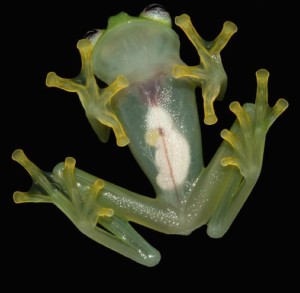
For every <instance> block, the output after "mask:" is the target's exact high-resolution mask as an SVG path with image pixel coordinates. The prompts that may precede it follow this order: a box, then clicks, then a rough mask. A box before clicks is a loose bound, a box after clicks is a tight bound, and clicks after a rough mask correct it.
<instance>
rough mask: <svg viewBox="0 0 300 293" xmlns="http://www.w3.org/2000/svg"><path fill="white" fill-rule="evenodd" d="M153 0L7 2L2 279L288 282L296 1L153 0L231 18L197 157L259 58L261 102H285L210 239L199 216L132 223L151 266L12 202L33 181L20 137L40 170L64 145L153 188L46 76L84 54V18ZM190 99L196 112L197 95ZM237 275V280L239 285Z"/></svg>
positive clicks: (113, 174) (209, 151) (111, 284)
mask: <svg viewBox="0 0 300 293" xmlns="http://www.w3.org/2000/svg"><path fill="white" fill-rule="evenodd" d="M101 2H103V3H102V4H101ZM134 2H136V3H134ZM174 2H176V3H174ZM71 3H72V2H71ZM150 3H151V1H109V2H104V1H98V2H96V4H93V3H88V2H81V3H80V4H75V3H74V2H73V3H72V4H69V6H67V7H64V6H63V5H60V4H63V2H61V3H60V4H59V3H54V2H43V3H39V4H35V5H32V7H31V6H30V4H29V3H26V4H16V6H15V7H10V8H9V9H8V10H7V13H9V15H10V20H9V21H7V22H6V23H5V25H4V26H3V27H4V28H6V29H4V30H3V33H2V35H3V36H2V37H3V43H2V46H1V47H2V51H3V53H2V58H3V60H2V63H3V69H2V71H3V72H2V74H3V75H4V76H2V92H1V97H2V104H1V109H2V115H1V129H2V139H1V145H2V146H1V152H0V158H1V160H0V170H1V171H0V174H1V177H0V179H1V187H2V188H1V196H0V200H1V204H0V208H1V213H0V217H1V243H2V244H1V250H2V258H3V259H2V261H1V262H0V265H1V266H2V267H3V270H2V271H4V273H2V278H3V280H9V283H8V284H9V286H10V289H11V290H12V291H13V289H17V287H19V286H20V288H22V289H32V290H34V289H38V290H40V291H43V290H44V288H51V289H52V288H53V289H57V290H58V289H61V290H63V288H69V290H72V289H74V288H75V289H76V287H77V286H82V285H84V286H86V289H85V290H84V292H85V291H88V290H89V291H90V290H93V289H94V288H95V289H96V290H99V291H102V290H110V289H113V290H117V289H119V288H120V289H126V290H127V289H128V290H133V291H134V289H135V288H136V289H138V290H140V291H142V290H144V289H145V288H147V289H149V290H151V288H152V287H153V290H154V289H155V288H156V289H155V290H158V289H159V288H169V289H170V290H171V289H172V288H174V285H175V289H176V288H178V287H177V285H178V286H179V285H182V286H184V288H185V290H189V291H190V290H191V288H195V289H194V290H195V291H199V292H200V291H202V290H204V287H206V286H209V287H208V288H210V290H214V289H217V288H220V289H223V290H228V289H232V290H234V289H239V290H240V291H243V290H244V289H243V288H250V287H251V286H253V288H257V289H259V288H260V287H259V286H262V285H264V286H268V287H270V286H274V285H275V286H277V285H278V286H279V285H283V286H285V287H286V288H287V286H291V284H292V283H293V281H294V277H293V270H292V269H291V267H292V266H293V265H294V264H297V263H298V261H299V252H298V251H297V250H296V247H297V244H296V238H295V237H296V236H297V234H298V231H299V228H298V225H297V223H298V222H299V220H298V216H297V214H298V209H297V202H298V201H299V200H298V195H299V191H298V190H297V189H296V187H297V184H296V183H297V177H296V173H295V171H294V170H293V168H295V167H296V171H297V170H298V168H297V166H298V165H299V155H298V154H297V151H296V150H297V149H299V147H297V146H296V144H297V142H296V138H298V136H299V122H296V121H294V120H295V118H296V115H295V114H293V113H296V111H295V110H296V102H297V101H296V100H297V99H298V92H299V91H298V86H299V81H298V80H296V76H297V75H298V74H297V68H298V65H299V64H298V65H297V63H299V62H298V60H297V58H298V56H297V54H298V52H297V45H296V44H295V43H294V42H295V40H296V39H297V36H298V35H299V32H298V30H297V25H298V24H297V18H296V16H295V8H294V7H291V6H290V5H289V4H288V3H287V2H285V3H283V4H282V5H280V6H279V5H276V4H272V5H268V4H265V3H264V2H263V1H260V2H259V3H255V2H253V1H249V2H247V1H245V2H244V3H242V4H238V5H236V4H235V5H230V3H227V4H223V5H222V6H220V5H218V4H217V3H215V2H211V3H205V5H204V4H203V3H201V1H173V2H171V1H169V3H168V1H160V2H159V3H160V4H162V5H164V6H165V8H166V9H167V10H168V11H169V12H170V13H171V16H172V17H174V16H176V15H180V14H182V13H187V14H189V15H190V16H191V19H192V22H193V24H194V26H195V27H196V29H197V30H198V32H199V34H200V35H201V36H202V37H203V38H205V39H207V40H211V39H214V38H215V37H216V36H217V35H218V34H219V32H220V30H221V28H222V25H223V23H224V21H226V20H231V21H233V22H234V23H235V24H236V25H237V26H238V32H237V33H236V34H235V35H234V36H233V37H232V39H231V40H230V42H229V43H228V45H227V46H226V48H225V49H224V51H223V54H222V59H223V65H224V68H225V70H226V72H227V75H228V89H227V92H226V95H225V99H224V100H223V101H222V102H216V112H217V115H218V117H219V122H218V124H216V125H214V126H202V132H203V134H202V136H203V141H204V157H205V162H206V163H208V162H209V160H210V158H211V157H212V155H213V154H214V152H215V151H216V149H217V147H218V145H219V144H220V142H221V138H220V135H219V133H220V131H221V130H222V129H223V128H224V127H226V128H229V127H230V125H231V124H232V122H233V120H234V116H233V114H232V113H230V111H229V109H228V106H229V104H230V102H232V101H233V100H238V101H240V102H241V103H244V102H248V101H250V102H252V101H253V99H254V96H255V90H256V80H255V71H256V70H258V69H259V68H266V69H268V70H269V71H270V73H271V75H270V81H269V103H270V105H274V103H275V102H276V100H277V99H278V98H280V97H284V98H286V99H287V100H288V101H289V103H290V107H289V109H288V110H287V111H286V112H285V113H284V114H283V115H282V116H281V117H280V118H279V119H278V120H277V121H276V122H275V124H274V125H273V126H272V128H271V129H270V131H269V135H268V137H267V141H266V150H265V157H264V165H263V169H262V174H261V177H260V179H259V181H258V183H257V185H256V186H255V188H254V190H253V192H252V195H251V196H250V198H249V199H248V201H247V203H246V204H245V206H244V207H243V209H242V210H241V212H240V214H239V215H238V217H237V219H236V220H235V222H234V224H233V225H232V227H231V228H230V230H229V231H228V233H227V234H226V235H225V236H224V237H223V238H221V239H218V240H215V239H210V238H209V237H208V236H207V235H206V232H205V227H202V228H200V229H198V230H196V231H194V232H193V233H192V234H191V235H190V236H188V237H184V236H174V235H164V234H160V233H158V232H155V231H151V230H149V229H146V228H143V227H139V226H136V225H135V227H136V228H137V230H139V231H140V232H141V234H142V235H143V236H144V237H145V238H146V239H148V240H149V242H150V243H151V244H152V245H153V246H154V247H156V248H157V249H158V250H160V252H161V254H162V260H161V262H160V264H159V265H158V266H156V267H154V268H146V267H143V266H141V265H139V264H136V263H134V262H133V261H131V260H129V259H127V258H124V257H123V256H121V255H118V254H117V253H114V252H112V251H110V250H109V249H107V248H105V247H102V246H101V245H99V244H97V243H95V242H93V241H92V240H90V239H88V238H87V237H85V236H84V235H82V234H81V233H79V232H78V230H77V229H76V228H75V227H74V226H73V224H72V223H70V221H69V220H68V219H67V218H66V217H65V216H64V215H63V214H62V213H61V212H60V211H59V210H58V209H57V208H56V207H54V206H51V205H48V204H47V205H42V204H38V205H34V204H24V205H16V204H14V203H13V201H12V193H13V192H14V191H15V190H22V191H26V190H28V189H29V187H30V185H31V179H30V177H29V176H28V175H27V173H26V172H25V171H24V170H23V168H22V167H21V166H19V165H18V164H17V163H15V162H13V161H12V160H11V153H12V152H13V150H14V149H16V148H22V149H24V151H25V153H26V154H27V155H28V156H29V158H30V159H31V160H32V161H33V162H35V163H36V164H37V165H38V166H39V167H40V168H42V169H43V170H48V171H50V170H51V169H52V168H53V167H54V166H55V165H56V163H58V162H60V161H63V160H64V158H65V157H66V156H73V157H75V158H76V159H77V166H78V167H79V168H81V169H83V170H86V171H88V172H90V173H93V174H95V175H97V176H99V177H102V178H104V179H106V180H108V181H111V182H113V183H116V184H118V185H121V186H123V187H126V188H128V189H131V190H134V191H137V192H139V193H142V194H145V195H151V193H152V189H151V186H150V185H149V183H148V182H147V179H145V177H144V175H143V174H142V172H141V171H140V169H139V167H138V166H137V165H136V163H135V161H134V160H133V158H132V156H131V154H130V153H129V151H128V149H127V148H118V147H117V146H116V145H115V138H114V137H113V136H112V137H111V139H110V141H109V142H108V143H107V144H101V143H100V142H99V141H98V139H97V137H96V135H95V134H94V133H93V131H92V129H91V128H90V126H89V124H88V122H87V120H86V118H85V115H84V111H83V109H82V107H81V105H80V103H79V100H78V98H77V96H76V95H75V94H71V93H66V92H64V91H61V90H58V89H53V88H50V89H49V88H47V87H46V86H45V77H46V74H47V72H49V71H55V72H57V74H58V75H60V76H62V77H74V76H75V75H77V74H78V72H79V70H80V66H81V64H80V57H79V53H78V51H77V49H76V47H75V46H76V43H77V41H78V40H79V39H81V38H83V36H84V34H85V33H86V32H87V31H88V30H91V29H93V28H105V27H106V24H107V19H108V17H109V16H111V15H115V14H117V13H118V12H120V11H126V12H127V13H129V14H131V15H138V14H139V13H140V12H141V11H142V10H143V8H144V7H145V6H146V5H148V4H150ZM64 5H65V4H64ZM15 10H17V11H18V14H16V13H14V11H15ZM13 24H14V25H13ZM13 27H17V28H16V29H13ZM174 29H175V30H176V31H177V32H178V34H179V36H180V38H181V44H182V46H181V48H182V49H181V51H182V52H181V55H182V59H183V60H184V61H185V62H186V63H188V64H189V65H194V64H198V63H199V60H198V56H197V54H196V51H195V50H194V48H193V47H192V45H191V44H190V43H189V41H188V40H187V38H186V37H185V36H184V34H183V33H182V32H181V31H180V29H178V28H177V27H175V25H174ZM198 101H199V110H200V118H201V120H202V118H203V114H202V113H203V112H202V100H201V98H200V97H199V99H198ZM202 125H203V124H202ZM3 146H4V147H3ZM297 173H299V172H298V171H297ZM3 187H4V188H3ZM3 274H4V275H3ZM10 280H12V281H10ZM137 280H138V281H139V282H140V284H142V286H141V285H138V283H137ZM238 280H239V281H240V282H241V283H242V285H238V283H237V281H238ZM2 284H3V283H2ZM240 286H242V287H240ZM287 291H289V290H288V289H287ZM102 292H103V291H102Z"/></svg>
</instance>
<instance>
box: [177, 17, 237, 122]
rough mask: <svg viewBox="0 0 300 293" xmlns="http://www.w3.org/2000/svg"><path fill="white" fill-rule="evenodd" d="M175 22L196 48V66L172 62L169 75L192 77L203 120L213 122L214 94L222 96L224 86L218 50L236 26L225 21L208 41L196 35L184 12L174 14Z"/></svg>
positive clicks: (224, 80)
mask: <svg viewBox="0 0 300 293" xmlns="http://www.w3.org/2000/svg"><path fill="white" fill-rule="evenodd" d="M175 23H176V24H177V25H178V26H179V27H180V28H181V29H182V30H183V31H184V33H185V34H186V35H187V37H188V38H189V39H190V41H191V42H192V44H193V45H194V47H195V48H196V50H197V52H198V55H199V58H200V64H199V65H196V66H185V65H175V66H174V69H173V75H174V77H175V78H181V77H189V78H192V79H193V80H194V81H195V82H196V84H197V85H198V86H200V87H201V88H202V96H203V108H204V123H206V124H208V125H210V124H214V123H216V122H217V116H216V114H215V111H214V105H213V103H214V101H215V100H216V99H217V98H218V99H222V97H223V95H224V93H225V90H226V86H227V76H226V73H225V71H224V68H223V65H222V61H221V56H220V52H221V50H222V49H223V48H224V47H225V45H226V44H227V42H228V41H229V39H230V38H231V36H232V35H233V34H234V33H235V32H236V31H237V27H236V25H235V24H234V23H232V22H230V21H227V22H225V23H224V26H223V29H222V31H221V33H220V34H219V35H218V36H217V38H215V39H214V40H213V41H210V42H208V41H206V40H204V39H203V38H201V37H200V36H199V34H198V33H197V31H196V30H195V28H194V26H193V24H192V23H191V20H190V17H189V16H188V15H186V14H183V15H181V16H177V17H176V18H175Z"/></svg>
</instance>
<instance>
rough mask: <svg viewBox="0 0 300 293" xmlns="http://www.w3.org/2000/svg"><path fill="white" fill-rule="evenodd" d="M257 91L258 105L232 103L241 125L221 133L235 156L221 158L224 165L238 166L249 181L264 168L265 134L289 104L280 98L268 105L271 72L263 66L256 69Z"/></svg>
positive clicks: (231, 107) (256, 102) (231, 105)
mask: <svg viewBox="0 0 300 293" xmlns="http://www.w3.org/2000/svg"><path fill="white" fill-rule="evenodd" d="M256 78H257V94H256V101H255V104H250V103H249V104H245V105H244V106H243V107H242V106H241V105H240V103H239V102H232V103H231V104H230V110H231V111H232V112H233V113H234V114H235V115H236V117H237V120H238V126H237V127H233V128H232V129H231V130H230V131H229V130H227V129H224V130H223V131H222V132H221V136H222V138H223V139H224V140H226V141H227V142H228V143H229V144H230V145H231V147H232V149H233V154H232V156H228V157H225V158H223V159H222V160H221V164H222V165H223V166H228V165H233V166H236V167H237V168H239V170H240V172H241V174H242V175H243V177H244V178H245V179H246V180H250V179H251V178H252V177H254V178H253V180H256V179H257V177H258V176H259V171H260V169H261V165H262V160H263V152H264V145H265V138H266V134H267V132H268V130H269V128H270V126H271V125H272V124H273V122H274V121H275V120H276V119H277V118H278V117H279V116H280V115H281V114H282V112H283V111H284V110H285V109H286V108H287V107H288V102H287V101H286V100H285V99H279V100H278V101H277V102H276V104H275V106H274V107H270V106H269V105H268V78H269V72H268V71H267V70H265V69H260V70H258V71H257V72H256Z"/></svg>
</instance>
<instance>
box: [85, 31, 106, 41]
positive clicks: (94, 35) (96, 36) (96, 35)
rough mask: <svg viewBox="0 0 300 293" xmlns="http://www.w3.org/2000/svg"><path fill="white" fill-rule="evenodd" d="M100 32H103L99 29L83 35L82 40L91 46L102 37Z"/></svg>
mask: <svg viewBox="0 0 300 293" xmlns="http://www.w3.org/2000/svg"><path fill="white" fill-rule="evenodd" d="M102 32H103V30H101V29H92V30H90V31H88V32H87V33H86V34H85V35H84V38H85V39H88V40H90V41H91V43H92V44H95V43H96V42H97V40H98V39H99V37H100V36H101V35H102Z"/></svg>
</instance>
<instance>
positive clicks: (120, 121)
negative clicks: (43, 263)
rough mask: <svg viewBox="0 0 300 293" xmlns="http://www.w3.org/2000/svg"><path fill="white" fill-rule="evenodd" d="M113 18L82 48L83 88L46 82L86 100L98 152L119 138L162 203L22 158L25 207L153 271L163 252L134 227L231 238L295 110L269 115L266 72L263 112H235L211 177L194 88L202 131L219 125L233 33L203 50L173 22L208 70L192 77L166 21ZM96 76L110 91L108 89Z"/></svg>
mask: <svg viewBox="0 0 300 293" xmlns="http://www.w3.org/2000/svg"><path fill="white" fill-rule="evenodd" d="M161 15H162V17H157V14H155V13H154V14H147V13H145V12H143V13H142V14H141V15H140V16H139V17H131V16H129V15H127V14H125V13H120V14H119V15H117V16H114V17H111V18H110V20H109V24H108V28H107V29H106V30H105V31H101V32H99V33H98V34H97V35H94V36H92V37H90V38H89V39H83V40H80V41H79V42H78V45H77V47H78V49H79V51H80V54H81V58H82V70H81V72H80V74H79V75H78V76H77V77H76V78H74V79H64V78H60V77H58V76H57V75H56V74H55V73H53V72H52V73H49V74H48V76H47V80H46V83H47V85H48V86H54V87H59V88H62V89H64V90H67V91H71V92H77V93H78V95H79V98H80V100H81V102H82V104H83V107H84V109H85V111H86V116H87V118H88V120H89V122H90V123H91V125H92V127H93V129H94V130H95V132H96V133H97V135H98V137H99V138H100V140H101V141H103V142H106V141H107V140H108V137H109V133H110V129H113V132H114V134H115V136H116V142H117V144H118V145H119V146H125V145H128V146H129V148H130V150H131V151H132V153H133V155H134V157H135V158H136V160H137V162H138V164H139V165H140V166H141V168H142V169H143V171H144V173H145V174H146V176H147V177H148V178H149V180H150V182H151V183H152V185H153V187H154V189H155V192H156V198H149V197H145V196H143V195H140V194H136V193H134V192H132V191H129V190H126V189H123V188H121V187H119V186H116V185H114V184H112V183H110V182H107V181H105V180H103V179H99V178H97V177H95V176H93V175H90V174H88V173H86V172H84V171H82V170H79V169H77V168H75V159H73V158H70V157H69V158H66V160H65V162H64V163H60V164H58V165H57V166H56V167H55V168H54V170H53V172H52V173H45V172H43V171H41V170H40V169H39V168H38V167H37V166H35V165H34V164H33V163H32V162H31V161H29V160H28V158H27V157H26V156H25V154H24V153H23V151H22V150H16V151H15V152H14V153H13V159H14V160H16V161H17V162H19V163H20V164H21V165H22V166H23V167H24V168H25V169H26V170H27V171H28V172H29V173H30V174H31V176H32V178H33V182H34V184H33V186H32V188H31V189H30V190H29V191H28V192H15V194H14V200H15V202H16V203H21V202H51V203H53V204H55V205H56V206H57V207H58V208H59V209H60V210H62V211H63V212H64V213H65V214H66V215H67V216H68V218H69V219H70V220H71V221H72V222H73V223H74V224H75V225H76V226H77V227H78V229H79V230H80V231H81V232H82V233H84V234H85V235H87V236H88V237H90V238H91V239H93V240H95V241H97V242H99V243H100V244H102V245H105V246H107V247H109V248H111V249H113V250H115V251H117V252H118V253H121V254H123V255H124V256H126V257H129V258H131V259H133V260H135V261H136V262H138V263H141V264H143V265H146V266H154V265H156V264H157V263H158V262H159V260H160V254H159V252H158V251H157V250H156V249H155V248H153V247H152V246H151V245H150V244H148V243H147V242H146V241H145V240H144V239H143V238H142V237H141V236H140V235H139V234H138V233H137V232H136V231H135V230H134V229H133V228H132V227H131V226H130V224H129V222H135V223H139V224H141V225H144V226H146V227H149V228H152V229H155V230H157V231H160V232H163V233H168V234H181V235H187V234H189V233H190V232H192V231H193V230H195V229H197V228H198V227H200V226H202V225H207V227H208V228H207V233H208V235H209V236H211V237H222V236H223V235H224V234H225V233H226V231H227V230H228V229H229V227H230V225H231V224H232V222H233V220H234V219H235V217H236V216H237V214H238V212H239V210H240V209H241V207H242V206H243V204H244V202H245V201H246V199H247V198H248V196H249V194H250V192H251V190H252V189H253V187H254V185H255V183H256V181H257V180H258V177H259V174H260V171H261V167H262V160H263V152H264V144H265V137H266V133H267V131H268V129H269V127H270V126H271V125H272V123H273V122H274V121H275V119H276V118H277V117H278V116H279V115H280V114H281V113H282V112H283V111H284V110H285V109H286V108H287V106H288V103H287V101H286V100H284V99H280V100H278V101H277V103H276V104H275V106H274V107H272V108H271V107H269V105H268V93H267V82H268V76H269V74H268V72H267V71H266V70H264V69H261V70H259V71H257V73H256V78H257V95H256V100H255V103H254V104H252V103H249V104H245V105H244V106H241V105H240V104H239V103H238V102H233V103H231V105H230V110H231V111H232V112H233V113H234V114H235V115H236V117H237V119H236V121H235V122H234V124H233V126H232V127H231V129H230V130H226V129H225V130H223V131H222V132H221V136H222V138H223V139H224V141H223V142H222V144H221V145H220V147H219V149H218V150H217V152H216V154H215V155H214V157H213V159H212V160H211V162H210V163H209V164H208V166H206V167H205V166H204V165H203V159H202V146H201V145H202V143H201V135H200V127H199V118H198V113H197V109H196V102H195V87H197V86H200V87H201V88H202V95H203V101H204V114H205V120H204V122H205V123H207V124H213V123H215V122H216V121H217V118H216V115H215V112H214V109H213V102H214V100H215V99H216V98H221V97H222V96H223V94H224V90H225V88H226V74H225V72H224V69H223V66H222V62H221V57H220V51H221V50H222V49H223V47H224V46H225V45H226V43H227V42H228V40H229V38H230V37H231V36H232V34H233V33H234V32H235V31H236V26H235V25H234V24H233V23H230V22H226V23H225V24H224V27H223V30H222V32H221V33H220V35H219V36H218V37H217V38H216V39H215V40H213V41H211V42H207V41H205V40H203V39H202V38H201V37H200V36H199V35H198V34H197V32H196V30H195V29H194V27H193V25H192V24H191V22H190V19H189V17H188V16H187V15H182V16H179V17H177V18H176V19H175V22H176V24H177V25H178V26H180V27H181V28H182V29H183V31H184V32H185V33H186V35H187V36H188V38H189V39H190V40H191V42H192V43H193V45H194V46H195V48H196V49H197V52H198V54H199V57H200V59H201V62H200V64H199V65H196V66H186V65H185V63H184V62H183V61H182V60H181V59H180V56H179V45H180V44H179V39H178V36H177V34H176V33H175V32H174V31H173V30H172V29H171V25H170V22H171V21H170V19H169V18H168V15H167V14H166V13H165V14H160V15H159V16H161ZM95 75H96V76H97V77H98V78H99V79H101V80H102V81H104V82H106V83H107V84H108V86H107V88H104V89H99V87H98V85H97V83H96V80H95Z"/></svg>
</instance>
